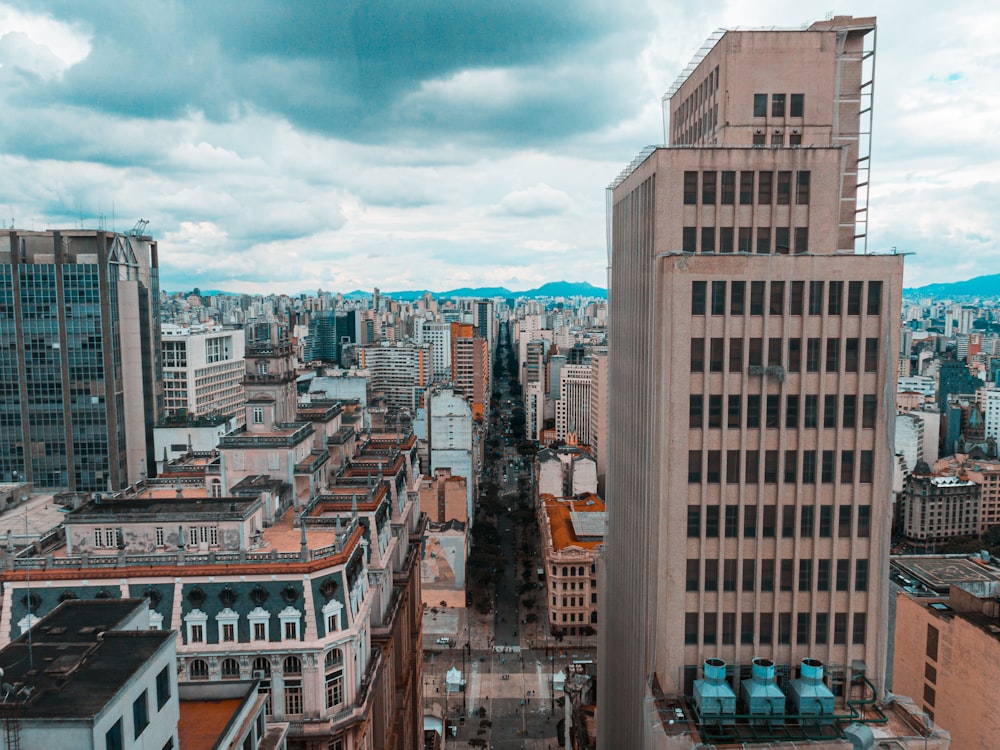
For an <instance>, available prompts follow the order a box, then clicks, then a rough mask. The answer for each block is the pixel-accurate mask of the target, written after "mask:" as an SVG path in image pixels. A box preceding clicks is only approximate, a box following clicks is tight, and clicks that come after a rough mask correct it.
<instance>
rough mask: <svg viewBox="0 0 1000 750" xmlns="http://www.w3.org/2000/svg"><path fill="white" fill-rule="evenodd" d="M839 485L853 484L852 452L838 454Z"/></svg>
mask: <svg viewBox="0 0 1000 750" xmlns="http://www.w3.org/2000/svg"><path fill="white" fill-rule="evenodd" d="M840 483H841V484H853V483H854V451H841V452H840Z"/></svg>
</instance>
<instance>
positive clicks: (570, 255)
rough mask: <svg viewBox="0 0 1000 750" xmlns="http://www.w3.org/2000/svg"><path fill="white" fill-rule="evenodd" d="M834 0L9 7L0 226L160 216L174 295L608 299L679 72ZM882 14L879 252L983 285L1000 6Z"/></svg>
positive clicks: (876, 162)
mask: <svg viewBox="0 0 1000 750" xmlns="http://www.w3.org/2000/svg"><path fill="white" fill-rule="evenodd" d="M828 10H829V9H828V8H825V7H823V8H810V7H803V6H801V4H792V3H790V2H771V3H765V4H764V5H760V6H754V7H753V8H745V7H736V6H735V4H734V5H731V6H722V7H712V8H710V9H706V8H687V7H685V6H684V5H683V4H675V5H672V6H670V7H660V8H654V7H653V6H652V4H650V5H649V6H646V5H642V4H640V5H630V6H629V7H626V8H619V7H616V8H606V7H603V6H602V5H600V4H596V3H595V4H591V5H585V6H583V7H581V6H580V5H579V4H574V6H573V9H572V12H570V10H569V9H568V8H564V7H562V6H560V5H557V4H546V6H545V7H544V8H536V7H533V6H530V5H524V6H513V7H512V8H511V9H509V10H504V11H500V10H493V11H490V12H484V11H482V10H481V9H479V8H478V6H469V7H467V8H462V7H458V8H451V9H449V10H448V11H447V12H445V11H441V10H440V9H437V10H434V9H431V8H430V7H428V8H423V7H421V6H420V5H415V4H413V3H407V4H406V5H405V6H401V7H399V8H378V7H369V6H360V5H359V6H351V5H347V6H343V8H341V9H340V10H337V11H336V12H335V11H331V10H330V9H329V8H327V7H326V6H325V4H318V5H317V6H316V7H315V8H312V9H310V7H309V6H305V5H302V4H299V5H296V6H294V9H293V10H290V9H288V8H285V7H282V6H279V5H270V4H263V5H261V6H260V7H259V8H257V9H256V10H255V12H253V13H250V14H245V15H242V16H239V17H235V18H234V17H230V16H231V15H233V14H227V13H226V7H225V6H221V8H219V7H216V8H213V9H210V10H205V9H202V8H199V7H196V6H183V5H182V6H174V7H172V8H170V9H169V10H162V9H158V8H156V7H153V6H148V5H144V6H141V7H131V8H123V7H121V6H120V5H117V4H113V3H108V4H94V3H91V4H88V5H87V6H86V7H85V8H82V7H81V8H77V7H74V6H63V5H60V4H56V3H53V4H45V3H32V4H30V6H29V4H27V3H21V2H13V3H0V101H3V102H4V103H5V105H6V106H5V117H4V122H3V125H2V126H0V168H2V169H3V172H4V174H5V175H7V177H8V179H7V180H5V181H4V184H3V187H0V211H2V214H0V215H2V217H3V219H2V221H3V223H4V225H9V224H10V223H11V221H13V223H14V224H15V225H16V226H17V227H18V228H20V229H26V230H30V229H38V230H40V229H44V228H73V227H76V226H80V225H82V226H85V227H89V228H95V227H97V226H99V225H101V224H103V225H104V226H105V227H106V228H107V229H117V230H119V231H126V230H128V229H130V228H131V227H132V225H133V224H134V222H135V221H136V220H138V219H139V218H140V217H141V218H144V219H147V220H149V222H150V224H149V227H148V231H149V232H150V233H152V234H153V236H155V237H156V239H157V240H158V242H159V245H160V249H161V271H162V286H163V288H164V289H178V288H185V287H187V288H190V287H193V286H200V287H201V288H218V289H223V290H230V289H232V290H238V291H245V292H249V293H254V292H285V293H294V292H299V291H302V290H305V289H315V288H318V287H322V288H337V289H340V290H343V291H349V290H353V289H367V288H371V287H372V286H375V285H378V286H380V287H382V288H385V289H416V288H429V289H448V288H455V287H463V286H494V285H496V286H501V285H502V286H506V287H508V288H511V289H517V288H530V287H534V286H538V285H540V284H541V283H542V282H544V281H546V280H549V279H555V278H569V277H571V278H573V279H578V280H585V281H588V282H590V283H592V284H595V285H597V286H601V287H604V286H606V278H605V270H604V269H605V266H606V248H605V225H604V220H605V216H604V202H605V187H606V186H607V184H608V183H609V182H610V181H611V180H612V179H613V178H614V176H615V175H616V174H617V173H618V171H619V170H620V168H621V164H623V163H627V162H628V161H629V160H631V159H632V158H633V157H634V156H635V153H636V151H637V150H638V149H639V148H641V145H642V144H646V143H659V142H661V141H662V139H663V133H662V119H661V112H660V106H659V103H660V97H661V96H662V94H663V93H664V92H665V91H666V90H667V88H668V87H669V86H670V83H671V82H672V79H673V76H674V73H675V72H676V71H678V70H681V69H683V67H684V66H685V65H686V63H687V62H688V60H689V59H690V56H691V53H692V51H693V50H696V49H697V48H698V47H699V46H700V45H701V43H702V42H703V41H704V40H705V38H706V37H707V36H708V35H709V34H711V33H712V31H714V30H715V29H716V28H718V27H731V26H757V25H761V24H767V25H778V26H782V27H791V28H799V27H800V26H801V24H802V23H803V22H806V21H808V20H813V19H815V18H816V17H822V15H823V14H824V13H826V12H827V11H828ZM874 10H877V12H878V13H879V17H880V19H881V20H882V24H881V31H882V33H881V34H880V39H879V52H880V54H879V59H878V63H877V73H876V85H877V97H876V99H877V102H878V106H877V107H876V108H875V133H876V136H875V142H874V148H873V168H874V170H875V177H876V179H874V180H873V188H872V195H871V225H870V227H869V228H870V237H869V244H868V249H869V251H886V252H887V251H890V250H891V249H892V248H893V247H895V248H897V249H898V250H899V251H900V252H912V253H914V255H913V256H912V257H911V258H910V260H909V261H908V263H907V277H906V279H905V285H906V286H907V287H911V286H920V285H923V284H926V283H930V282H931V281H942V280H943V281H952V280H957V279H962V278H970V277H973V276H977V275H981V274H982V273H983V272H984V271H986V270H988V268H989V267H990V265H991V263H992V262H993V261H994V260H995V259H996V258H997V256H998V254H1000V246H998V243H997V241H996V239H995V237H994V236H993V232H994V228H993V226H992V223H991V221H990V218H991V215H992V214H991V210H990V208H989V206H990V203H991V200H990V199H991V198H992V197H993V195H994V194H995V193H996V192H997V190H996V181H995V178H994V177H993V176H992V174H993V172H994V171H995V170H992V169H991V166H992V164H993V163H995V162H996V160H997V153H996V147H995V146H992V145H991V143H992V141H991V139H989V138H988V134H989V133H990V124H991V121H992V120H993V119H994V117H993V116H991V115H993V114H994V113H995V112H996V110H997V109H998V108H1000V101H998V100H997V98H996V97H995V96H990V95H989V94H988V93H984V92H989V91H991V90H992V89H991V86H990V85H989V81H990V79H991V76H990V74H991V72H992V69H991V65H992V64H993V63H992V62H991V61H990V60H989V59H988V55H987V53H988V51H989V49H990V46H989V40H988V39H987V38H986V37H985V34H988V33H989V30H990V29H991V28H992V27H993V26H994V25H995V24H994V23H993V22H992V21H991V20H990V19H991V18H992V19H995V20H1000V19H997V14H998V11H997V10H996V9H994V8H992V7H989V6H987V4H986V3H985V2H984V3H978V4H977V6H976V7H974V8H971V9H966V12H964V13H963V14H961V16H959V15H958V14H955V13H953V12H952V11H951V10H950V9H947V8H943V7H935V6H931V5H930V4H929V3H921V4H918V5H916V6H914V5H913V4H906V3H902V2H894V3H890V4H880V5H879V7H878V8H876V9H874ZM871 11H872V9H866V8H865V7H860V6H859V7H849V8H838V9H837V12H839V13H845V12H853V13H855V14H864V13H865V12H871ZM333 13H336V14H339V15H336V17H332V16H331V14H333ZM112 40H113V41H112ZM980 42H981V43H980ZM959 50H960V53H959ZM979 50H982V52H980V51H979ZM959 114H960V115H961V116H958V115H959ZM914 205H920V206H921V207H922V208H921V212H920V215H919V217H916V218H915V217H914V215H913V206H914ZM102 217H103V218H102ZM956 259H957V260H956ZM568 269H571V270H572V272H570V270H568Z"/></svg>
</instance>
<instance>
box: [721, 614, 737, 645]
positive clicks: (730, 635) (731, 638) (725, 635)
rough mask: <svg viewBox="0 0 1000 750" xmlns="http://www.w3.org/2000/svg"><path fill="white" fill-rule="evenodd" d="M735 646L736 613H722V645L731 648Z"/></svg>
mask: <svg viewBox="0 0 1000 750" xmlns="http://www.w3.org/2000/svg"><path fill="white" fill-rule="evenodd" d="M735 644H736V613H735V612H723V613H722V645H724V646H733V645H735Z"/></svg>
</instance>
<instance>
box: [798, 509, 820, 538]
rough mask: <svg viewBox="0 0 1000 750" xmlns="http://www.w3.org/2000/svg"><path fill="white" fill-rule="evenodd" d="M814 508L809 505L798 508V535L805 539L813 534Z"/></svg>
mask: <svg viewBox="0 0 1000 750" xmlns="http://www.w3.org/2000/svg"><path fill="white" fill-rule="evenodd" d="M815 510H816V509H815V508H814V507H813V506H811V505H803V506H802V507H801V508H800V509H799V536H800V537H802V538H804V539H807V538H809V537H811V536H812V535H813V518H814V516H815Z"/></svg>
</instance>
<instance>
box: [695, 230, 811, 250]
mask: <svg viewBox="0 0 1000 750" xmlns="http://www.w3.org/2000/svg"><path fill="white" fill-rule="evenodd" d="M735 232H736V228H735V227H719V228H718V233H716V228H715V227H702V228H701V245H700V246H699V244H698V228H697V227H684V228H683V231H682V234H681V250H682V251H683V252H685V253H696V252H698V251H699V250H700V251H701V252H703V253H716V252H718V253H732V252H738V253H752V252H754V247H756V252H758V253H760V254H763V255H767V254H770V253H775V254H777V255H788V254H789V253H791V252H793V251H794V252H795V253H808V252H809V227H795V232H794V234H792V228H791V227H775V228H774V233H773V234H772V232H771V227H758V228H757V243H756V246H755V245H754V242H753V228H752V227H739V233H738V234H735ZM792 237H794V240H795V241H794V245H793V244H792V241H791V239H790V238H792ZM772 238H773V239H772ZM716 239H718V244H716ZM734 240H736V242H735V244H734Z"/></svg>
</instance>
